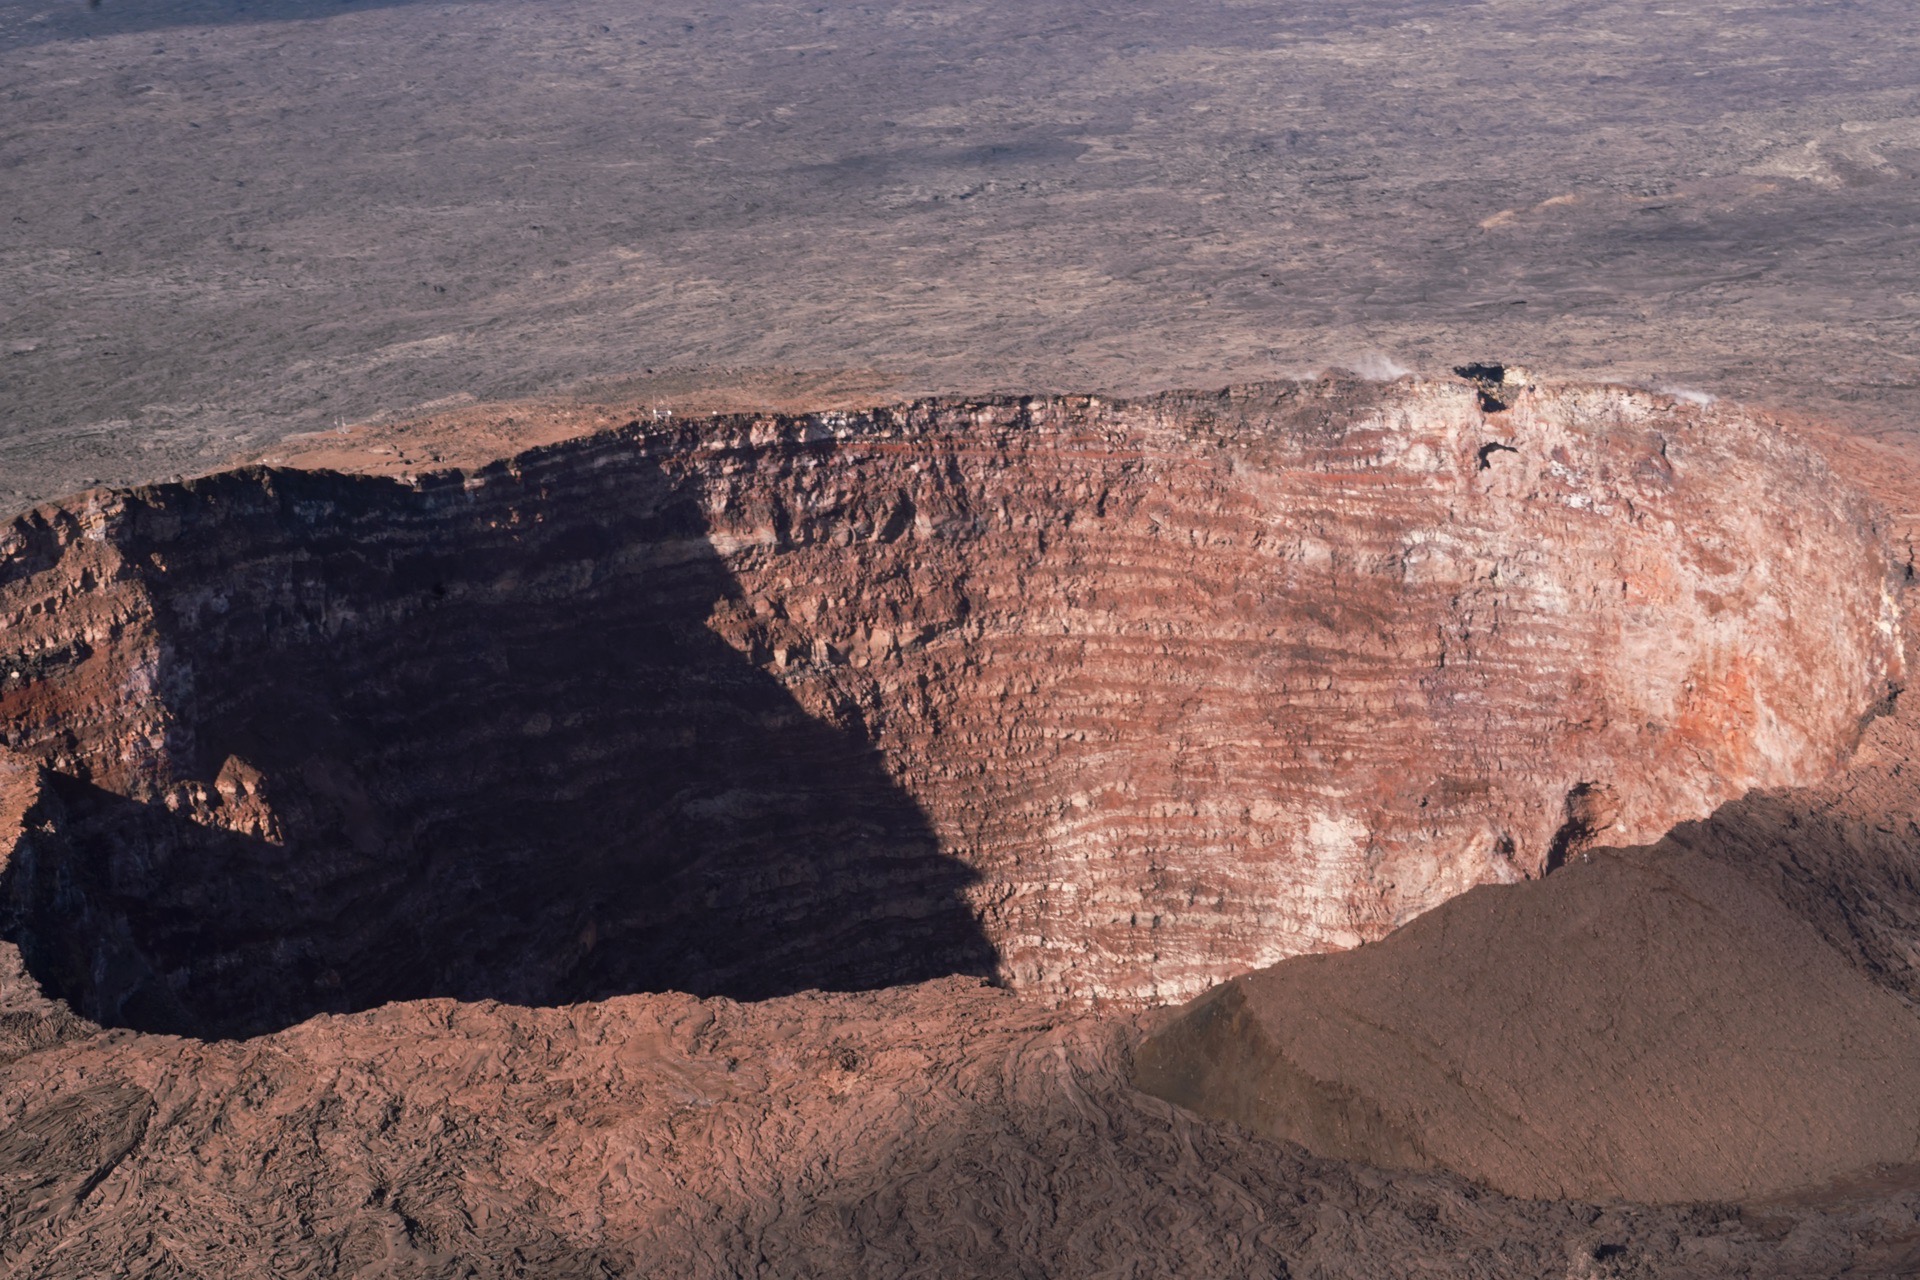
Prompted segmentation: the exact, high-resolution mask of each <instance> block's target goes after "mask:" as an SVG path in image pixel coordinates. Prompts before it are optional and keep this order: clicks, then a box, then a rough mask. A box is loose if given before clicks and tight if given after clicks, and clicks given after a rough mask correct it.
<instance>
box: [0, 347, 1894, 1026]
mask: <svg viewBox="0 0 1920 1280" xmlns="http://www.w3.org/2000/svg"><path fill="white" fill-rule="evenodd" d="M1483 400H1484V397H1483V396H1482V394H1481V393H1480V392H1478V391H1476V389H1475V388H1473V387H1471V386H1469V385H1466V384H1464V383H1439V384H1418V383H1412V382H1402V383H1399V384H1390V385H1379V384H1364V383H1338V382H1335V383H1321V384H1309V385H1300V386H1279V387H1267V388H1256V389H1251V390H1247V391H1243V392H1237V393H1229V394H1224V395H1221V396H1217V397H1197V396H1175V397H1166V398H1162V399H1159V400H1154V401H1147V402H1139V403H1113V402H1105V401H1099V400H1093V399H1051V400H1006V401H941V402H928V403H922V404H917V405H913V406H907V407H901V408H896V409H886V410H876V411H873V412H871V413H864V414H827V415H811V416H809V415H795V416H778V415H760V416H719V417H712V418H701V419H695V420H678V419H671V418H655V417H648V418H646V419H643V420H640V421H635V422H632V423H630V424H628V425H626V426H624V427H621V428H618V429H615V430H611V431H606V432H601V433H598V434H594V435H590V436H586V437H583V438H580V439H575V440H567V441H562V442H559V443H554V444H549V445H546V446H543V447H541V448H537V449H534V450H531V451H529V452H525V453H523V454H520V455H519V456H516V457H514V458H512V459H510V460H506V461H501V462H496V463H492V464H489V465H485V466H479V467H476V468H470V469H454V470H446V471H440V472H429V473H426V474H419V475H415V476H412V477H410V478H408V479H405V480H401V479H394V478H381V477H372V476H364V475H350V474H341V473H337V472H331V471H310V470H301V469H298V468H254V469H243V470H239V471H235V472H231V473H226V474H222V475H218V476H213V477H209V478H206V479H202V480H196V481H191V482H187V483H185V484H179V485H165V486H152V487H147V488H141V489H135V490H129V491H124V492H113V493H95V494H91V495H87V496H85V497H84V498H83V499H80V500H76V501H75V502H73V503H70V504H68V505H66V506H63V507H50V508H42V509H40V510H39V511H37V512H35V513H33V514H31V515H29V516H27V517H24V518H22V519H21V520H19V521H17V522H16V523H15V524H14V525H13V527H12V528H11V530H10V531H9V532H8V533H7V535H6V542H5V546H4V550H5V554H6V560H5V565H4V568H3V569H0V621H4V625H5V629H4V631H0V651H4V654H5V655H6V658H7V662H6V664H5V670H4V671H0V676H4V679H5V683H4V684H0V730H4V733H5V744H6V748H7V750H8V751H10V752H11V753H12V755H13V756H14V758H15V759H16V760H17V761H19V762H21V763H22V764H23V765H25V766H29V767H31V768H32V769H34V770H37V771H38V772H37V773H36V775H35V776H36V778H37V783H36V786H37V792H36V797H35V800H34V804H35V806H36V808H35V810H34V815H33V821H32V822H30V823H29V824H28V827H27V830H28V835H27V837H26V838H25V839H24V840H23V841H22V842H21V845H20V847H19V849H17V850H16V851H15V852H14V854H13V862H12V865H11V867H10V869H9V871H8V873H7V881H6V886H7V888H6V893H7V908H6V909H7V912H8V918H9V921H10V923H9V925H8V930H9V935H10V936H12V937H14V938H16V939H17V940H18V941H19V942H20V945H21V946H22V949H23V952H24V953H25V955H26V956H27V959H28V962H29V964H30V965H31V966H32V967H33V969H34V972H35V973H36V975H37V976H39V977H40V979H41V981H42V982H43V983H44V984H45V985H46V986H47V987H48V989H49V990H51V991H53V992H55V993H56V994H60V995H63V996H66V997H67V998H69V999H70V1000H72V1001H73V1002H74V1003H75V1004H76V1006H77V1007H78V1008H80V1009H82V1010H83V1011H85V1012H87V1013H88V1014H90V1015H92V1016H95V1017H98V1018H102V1019H105V1020H108V1021H117V1022H124V1023H127V1024H130V1025H135V1026H144V1027H152V1028H158V1029H168V1030H185V1031H194V1032H199V1033H226V1034H230V1033H235V1032H244V1031H253V1030H259V1029H262V1028H265V1027H270V1026H274V1025H279V1024H282V1023H285V1022H288V1021H293V1020H296V1019H297V1018H299V1017H302V1016H305V1015H306V1014H309V1013H312V1012H316V1011H321V1010H328V1009H339V1010H344V1009H353V1008H360V1007H365V1006H368V1005H371V1004H376V1003H380V1002H383V1001H386V1000H391V999H397V998H405V997H411V996H425V995H454V996H458V997H463V998H476V997H483V996H492V997H497V998H504V999H511V1000H515V1001H521V1002H527V1003H551V1002H556V1001H566V1000H573V999H580V998H591V997H598V996H604V995H608V994H613V993H615V992H619V991H630V990H651V989H662V988H673V989H679V990H686V991H692V992H696V993H726V994H733V995H741V996H764V995H772V994H778V993H780V992H782V991H791V990H798V989H802V988H805V987H811V986H826V987H841V988H848V987H867V986H875V985H882V984H885V983H889V982H897V981H907V980H913V979H917V978H923V977H929V976H932V975H934V974H936V973H955V972H958V973H972V974H979V975H993V976H996V977H998V978H999V979H1001V980H1003V981H1005V982H1008V983H1010V984H1012V985H1014V986H1016V987H1018V988H1021V989H1024V990H1028V991H1033V992H1038V993H1043V994H1046V995H1049V996H1054V997H1069V998H1089V997H1106V998H1113V999H1120V1000H1125V1001H1151V1000H1162V999H1172V998H1178V997H1184V996H1186V995H1190V994H1192V993H1194V992H1196V991H1198V990H1200V989H1202V988H1204V987H1206V986H1207V985H1209V984H1211V983H1214V982H1217V981H1219V980H1221V979H1223V978H1226V977H1229V976H1231V975H1233V974H1235V973H1240V972H1244V971H1245V970H1247V969H1249V968H1253V967H1256V966H1259V965H1263V964H1267V963H1270V962H1272V961H1273V960H1275V959H1278V958H1279V957H1282V956H1285V955H1290V954H1296V953H1300V952H1309V951H1317V950H1326V949H1331V948H1340V947H1346V946H1351V945H1353V944H1355V943H1358V942H1361V941H1364V940H1368V939H1372V938H1377V937H1380V936H1382V935H1384V934H1385V933H1387V932H1389V931H1390V930H1392V929H1393V928H1395V927H1396V926H1397V925H1399V924H1402V923H1404V922H1405V921H1407V920H1409V919H1411V918H1413V917H1415V916H1417V915H1419V914H1420V913H1422V912H1424V911H1427V910H1429V909H1430V908H1432V907H1434V906H1436V905H1437V904H1439V903H1440V902H1443V901H1445V900H1447V899H1448V898H1450V897H1452V896H1454V895H1456V894H1458V893H1460V892H1462V891H1464V890H1465V889H1467V888H1470V887H1472V886H1474V885H1476V884H1482V883H1489V882H1510V881H1514V880H1518V879H1521V878H1525V877H1528V876H1532V875H1535V874H1538V873H1539V872H1540V871H1542V870H1543V869H1545V868H1546V867H1547V866H1548V865H1549V863H1550V862H1552V861H1554V860H1556V859H1564V858H1566V857H1567V856H1568V855H1569V854H1570V853H1571V852H1577V851H1578V849H1579V848H1580V847H1581V846H1582V845H1584V844H1585V843H1588V842H1591V841H1593V840H1596V839H1602V838H1604V839H1605V840H1607V841H1609V842H1622V841H1635V840H1646V839H1652V838H1654V837H1656V836H1658V835H1659V834H1660V833H1661V832H1662V831H1664V830H1665V829H1666V828H1667V827H1668V826H1670V825H1671V824H1673V823H1674V822H1676V821H1679V820H1683V819H1687V818H1692V817H1699V816H1702V815H1704V814H1706V813H1708V812H1710V811H1711V810H1712V809H1713V808H1714V807H1715V806H1716V805H1717V804H1719V803H1721V802H1723V801H1725V800H1728V799H1730V798H1732V797H1734V796H1737V795H1739V794H1741V793H1742V792H1744V791H1745V790H1747V789H1748V788H1750V787H1754V786H1781V785H1791V784H1797V783H1804V782H1810V781H1813V780H1816V779H1818V778H1820V777H1823V776H1825V775H1826V774H1827V773H1829V772H1830V771H1831V770H1832V769H1833V768H1835V767H1836V765H1837V764H1838V763H1839V762H1840V761H1841V760H1842V759H1843V758H1844V756H1845V754H1846V753H1847V752H1848V751H1849V750H1850V749H1851V746H1852V744H1853V743H1854V741H1855V740H1856V738H1857V735H1858V732H1859V728H1860V725H1861V724H1862V723H1863V722H1864V720H1865V719H1866V718H1868V717H1869V716H1870V715H1871V714H1872V712H1873V711H1874V709H1875V708H1876V707H1878V706H1880V705H1882V704H1883V703H1884V701H1885V700H1886V698H1887V697H1888V695H1889V691H1890V689H1891V688H1892V686H1893V685H1894V683H1895V682H1897V680H1898V679H1899V677H1900V672H1901V657H1900V646H1899V643H1898V639H1897V632H1896V626H1895V621H1896V603H1895V600H1894V596H1893V581H1892V576H1891V575H1892V572H1893V570H1892V566H1891V560H1890V557H1889V554H1888V551H1887V548H1886V546H1885V543H1884V535H1883V533H1882V531H1881V530H1880V529H1879V527H1878V526H1877V524H1876V517H1875V515H1874V512H1873V509H1872V508H1871V507H1870V506H1869V504H1868V503H1867V502H1866V501H1865V500H1863V499H1861V498H1859V497H1857V496H1856V495H1855V494H1853V492H1852V491H1851V490H1848V489H1846V488H1845V487H1844V486H1841V485H1839V484H1838V483H1836V482H1834V481H1833V480H1832V478H1831V477H1830V476H1829V475H1828V474H1827V472H1826V470H1825V467H1824V464H1823V463H1822V462H1821V461H1820V459H1819V458H1818V456H1817V455H1815V454H1814V453H1813V452H1811V451H1810V450H1807V449H1805V448H1802V447H1801V446H1799V445H1797V444H1795V443H1794V442H1793V441H1792V440H1790V439H1788V438H1787V437H1785V436H1783V435H1781V434H1780V433H1779V432H1778V431H1776V430H1775V429H1773V428H1772V427H1771V426H1770V425H1768V424H1767V423H1766V422H1764V421H1762V420H1758V419H1755V418H1751V417H1748V416H1744V415H1742V414H1740V413H1737V412H1734V411H1729V410H1722V409H1702V408H1698V407H1695V406H1689V405H1682V404H1674V403H1671V402H1668V401H1665V400H1661V399H1658V398H1652V397H1647V396H1644V395H1640V394H1636V393H1631V392H1627V391H1624V390H1619V389H1595V388H1573V387H1540V388H1527V387H1512V388H1503V389H1502V399H1501V400H1499V401H1494V402H1492V403H1484V402H1483ZM1761 635H1764V636H1765V637H1766V638H1767V640H1766V643H1765V644H1764V645H1760V644H1756V643H1755V642H1754V637H1755V636H1761Z"/></svg>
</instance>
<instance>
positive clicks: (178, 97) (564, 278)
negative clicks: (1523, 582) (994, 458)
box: [0, 0, 1920, 505]
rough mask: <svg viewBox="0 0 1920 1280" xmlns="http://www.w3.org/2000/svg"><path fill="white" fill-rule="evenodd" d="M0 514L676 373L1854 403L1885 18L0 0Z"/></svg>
mask: <svg viewBox="0 0 1920 1280" xmlns="http://www.w3.org/2000/svg"><path fill="white" fill-rule="evenodd" d="M0 175H4V176H3V177H0V501H6V502H10V503H13V504H16V505H18V504H23V503H25V502H26V501H28V500H30V499H39V498H46V497H52V496H56V495H58V494H60V493H65V492H69V491H71V490H73V489H76V488H78V487H81V486H82V485H83V484H84V483H85V482H87V481H90V480H95V479H97V480H100V481H102V482H107V483H126V482H133V481H138V480H144V479H151V478H155V477H159V476H165V475H168V474H172V473H175V472H182V471H184V472H192V471H196V470H205V469H207V468H208V467H210V466H213V465H216V464H217V463H219V462H220V461H222V460H224V459H225V458H226V457H228V456H230V455H231V454H232V453H234V452H235V451H236V450H239V449H242V448H257V447H259V446H262V445H265V444H267V443H269V442H271V441H272V440H275V439H277V438H279V437H281V436H283V435H285V434H288V433H290V432H297V431H308V430H313V429H316V428H319V427H323V426H330V425H332V424H334V423H336V422H341V421H344V422H348V423H352V422H356V421H361V420H364V419H368V418H372V417H375V416H377V415H382V414H392V413H396V412H400V411H404V410H408V409H411V408H413V407H416V406H419V405H422V404H427V403H432V402H436V401H443V400H445V399H447V398H449V397H473V398H477V399H480V400H483V401H484V400H495V399H501V398H506V397H516V396H524V395H530V394H548V393H551V392H554V391H556V390H559V389H562V388H566V387H569V386H572V385H574V384H580V383H587V382H591V381H593V380H597V379H609V378H611V379H621V378H627V377H630V376H632V375H637V374H640V373H642V372H643V371H645V370H649V369H655V370H657V369H665V368H682V367H688V366H696V367H713V366H736V367H743V368H752V369H765V368H776V367H777V368H787V369H802V370H813V371H847V370H852V371H857V372H858V374H859V376H860V377H861V378H862V379H863V380H864V381H865V382H867V383H868V384H870V385H872V386H873V387H874V388H876V389H877V390H884V391H885V392H886V393H887V395H888V396H892V395H895V394H919V393H923V392H942V393H944V392H954V391H966V392H988V391H1010V392H1015V393H1042V392H1061V391H1069V392H1071V391H1091V390H1101V391H1109V392H1115V393H1126V394H1136V393H1141V392H1147V391H1153V390H1159V389H1165V388H1174V387H1209V386H1218V385H1222V384H1225V383H1227V382H1234V381H1245V380H1250V379H1258V378H1270V377H1276V376H1298V375H1302V374H1307V373H1311V372H1313V371H1316V370H1318V369H1321V368H1324V367H1327V366H1329V365H1347V366H1350V367H1358V368H1360V369H1361V370H1362V371H1363V372H1364V371H1366V370H1368V369H1376V370H1385V369H1387V368H1390V367H1391V363H1390V362H1395V363H1397V364H1398V365H1404V366H1406V367H1409V368H1412V369H1414V370H1416V371H1419V372H1424V373H1444V372H1445V371H1446V369H1448V368H1450V367H1451V366H1453V365H1455V364H1459V363H1461V362H1462V361H1465V360H1472V359H1482V358H1493V359H1505V360H1508V361H1510V362H1514V363H1519V364H1523V365H1527V366H1529V367H1538V368H1543V369H1550V370H1551V371H1552V372H1553V373H1554V374H1556V375H1557V376H1566V377H1573V376H1583V377H1593V378H1606V379H1617V380H1625V381H1631V382H1642V383H1647V384H1650V385H1670V386H1675V387H1681V388H1689V389H1694V390H1699V391H1703V392H1709V393H1713V394H1718V395H1726V396H1732V397H1735V398H1741V399H1749V400H1753V401H1757V402H1761V403H1764V404H1766V405H1768V406H1770V407H1773V408H1777V409H1805V410H1809V411H1813V412H1817V413H1819V414H1821V415H1823V416H1829V417H1831V416H1843V417H1844V418H1845V419H1846V420H1847V421H1849V422H1851V423H1854V424H1856V425H1858V426H1859V427H1860V428H1861V429H1863V430H1867V431H1871V432H1874V433H1887V432H1901V431H1905V430H1906V429H1907V428H1908V427H1909V426H1910V420H1909V419H1908V417H1907V416H1906V412H1907V407H1908V406H1909V404H1910V403H1911V398H1912V393H1913V389H1914V387H1915V385H1916V383H1920V344H1916V341H1915V338H1916V325H1917V324H1920V238H1917V237H1916V226H1917V225H1920V201H1917V200H1916V194H1920V185H1917V184H1920V11H1916V10H1915V8H1914V7H1913V6H1912V5H1911V4H1908V3H1905V2H1904V0H1847V2H1846V3H1806V2H1795V0H1763V2H1760V3H1748V2H1742V3H1731V2H1715V3H1685V4H1661V3H1655V2H1654V0H1638V2H1626V0H1578V2H1575V0H1544V2H1543V0H1491V2H1488V3H1457V2H1455V0H1364V2H1355V0H1325V2H1315V3H1308V2H1306V0H1286V2H1283V3H1248V2H1245V0H1231V2H1227V0H1201V2H1198V3H1182V4H1162V3H1140V2H1138V0H1121V2H1117V3H1101V4H1089V3H1082V2H1081V0H1064V2H1062V3H1049V4H1046V5H1044V6H1034V5H1026V4H1017V3H1009V2H1007V0H991V2H983V0H953V2H951V3H941V4H844V3H837V2H834V3H806V4H791V3H745V4H725V5H722V4H689V3H680V2H678V0H662V2H659V3H648V4H635V3H623V2H619V0H541V3H537V4H535V3H521V2H517V0H473V2H470V3H453V4H447V3H428V2H417V3H389V4H378V5H374V4H368V3H365V0H344V2H342V0H315V2H313V3H302V2H298V0H252V2H249V3H240V2H237V0H148V2H146V3H134V2H131V0H103V3H101V4H100V5H99V6H98V7H97V8H89V7H88V6H87V5H86V4H84V3H81V0H0Z"/></svg>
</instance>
